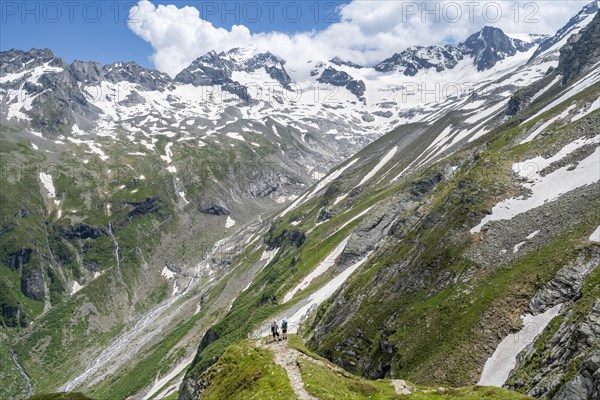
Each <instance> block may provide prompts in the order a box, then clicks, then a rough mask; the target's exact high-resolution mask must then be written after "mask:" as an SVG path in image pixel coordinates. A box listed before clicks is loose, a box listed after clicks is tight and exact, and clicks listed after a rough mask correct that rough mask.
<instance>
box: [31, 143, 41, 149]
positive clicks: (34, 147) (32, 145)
mask: <svg viewBox="0 0 600 400" xmlns="http://www.w3.org/2000/svg"><path fill="white" fill-rule="evenodd" d="M31 147H33V149H34V150H39V148H38V147H37V145H36V144H35V143H31Z"/></svg>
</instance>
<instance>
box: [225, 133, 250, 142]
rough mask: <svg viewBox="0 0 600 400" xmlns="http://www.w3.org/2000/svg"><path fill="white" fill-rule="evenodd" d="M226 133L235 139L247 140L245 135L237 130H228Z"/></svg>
mask: <svg viewBox="0 0 600 400" xmlns="http://www.w3.org/2000/svg"><path fill="white" fill-rule="evenodd" d="M226 135H227V136H229V137H230V138H232V139H235V140H240V141H242V142H245V141H246V139H244V137H243V136H242V135H240V134H239V133H237V132H227V133H226Z"/></svg>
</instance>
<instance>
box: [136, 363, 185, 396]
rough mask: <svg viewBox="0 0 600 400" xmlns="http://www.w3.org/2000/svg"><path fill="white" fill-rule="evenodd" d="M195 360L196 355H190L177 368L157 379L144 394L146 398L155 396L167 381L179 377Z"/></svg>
mask: <svg viewBox="0 0 600 400" xmlns="http://www.w3.org/2000/svg"><path fill="white" fill-rule="evenodd" d="M193 360H194V357H190V358H188V359H185V360H183V361H182V362H181V363H179V365H177V366H176V367H175V368H173V370H172V371H171V372H169V373H168V374H167V375H165V376H163V377H162V378H160V379H159V380H157V381H155V382H154V385H152V387H151V388H150V390H149V391H148V392H147V393H146V394H145V395H144V400H148V399H150V398H153V397H154V395H155V394H156V393H157V392H158V391H159V390H160V389H162V388H163V387H164V386H165V385H166V384H167V383H169V382H170V381H172V380H173V379H174V378H175V377H177V376H178V375H180V374H181V373H182V372H184V371H185V370H186V369H187V367H188V366H189V365H190V364H191V363H192V361H193Z"/></svg>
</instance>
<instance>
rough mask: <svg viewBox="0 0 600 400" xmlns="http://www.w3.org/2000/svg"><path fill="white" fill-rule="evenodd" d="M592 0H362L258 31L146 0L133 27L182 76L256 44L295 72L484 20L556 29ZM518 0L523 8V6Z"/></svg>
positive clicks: (366, 58) (459, 35) (377, 57)
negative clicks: (322, 16) (208, 58)
mask: <svg viewBox="0 0 600 400" xmlns="http://www.w3.org/2000/svg"><path fill="white" fill-rule="evenodd" d="M585 4H587V2H586V1H552V2H549V1H544V2H542V1H539V2H524V3H513V2H503V1H451V0H444V1H425V2H423V1H416V2H412V1H360V0H354V1H351V2H350V3H348V4H345V5H342V6H341V7H340V8H339V10H338V11H339V16H340V18H339V22H336V23H333V24H331V25H329V26H328V27H327V28H325V29H324V30H321V31H307V32H298V33H294V34H287V33H282V32H267V33H252V32H250V30H249V29H248V28H247V27H246V26H244V25H243V24H240V25H233V26H232V27H231V29H229V30H227V29H224V28H218V27H215V26H214V25H213V24H212V23H210V22H209V21H206V20H204V19H202V17H201V15H200V12H199V10H198V9H196V8H194V7H190V6H185V7H181V8H179V7H177V6H176V5H159V6H155V5H154V4H152V3H151V2H150V1H148V0H140V1H139V3H138V5H137V8H136V9H135V10H133V9H132V12H131V16H132V18H131V19H130V21H129V24H128V25H129V28H130V29H131V30H132V31H133V32H134V33H135V34H137V35H138V36H140V37H141V38H142V39H144V40H145V41H147V42H149V43H150V44H151V45H152V47H153V49H154V54H153V55H152V56H151V59H152V61H153V63H154V65H155V66H156V68H157V69H159V70H161V71H164V72H167V73H168V74H170V75H175V74H177V73H178V72H180V71H181V70H182V69H184V68H185V67H187V66H188V65H189V64H190V63H191V62H192V61H193V60H194V59H196V58H197V57H199V56H201V55H202V54H205V53H207V52H208V51H211V50H215V51H217V52H219V51H225V50H229V49H231V48H233V47H243V46H247V45H250V44H252V45H254V46H256V47H257V48H258V49H260V50H263V51H266V50H268V51H271V52H272V53H274V54H276V55H278V56H280V57H282V58H283V59H285V60H287V62H288V69H290V70H291V71H292V74H293V75H295V77H296V78H297V79H298V78H302V77H304V76H306V75H307V74H308V72H309V69H310V65H309V64H307V61H308V60H327V59H329V58H331V57H334V56H338V57H341V58H344V59H348V60H351V61H354V62H358V63H362V64H373V63H376V62H378V61H381V60H382V59H384V58H386V57H389V56H391V55H392V54H393V53H395V52H399V51H402V50H403V49H405V48H407V47H409V46H412V45H417V44H422V45H430V44H443V43H456V42H459V41H461V40H464V39H465V38H466V37H467V36H468V35H469V34H471V33H473V32H476V31H478V30H479V29H481V28H482V27H483V26H486V25H493V26H497V27H499V28H501V29H503V30H504V31H505V32H507V33H546V34H552V33H554V32H555V31H556V30H557V29H559V28H560V27H561V26H563V25H564V24H565V23H566V22H567V20H568V19H569V18H570V17H571V16H572V15H574V14H575V13H576V12H577V11H579V10H580V9H581V8H582V7H583V6H585ZM515 5H517V7H515Z"/></svg>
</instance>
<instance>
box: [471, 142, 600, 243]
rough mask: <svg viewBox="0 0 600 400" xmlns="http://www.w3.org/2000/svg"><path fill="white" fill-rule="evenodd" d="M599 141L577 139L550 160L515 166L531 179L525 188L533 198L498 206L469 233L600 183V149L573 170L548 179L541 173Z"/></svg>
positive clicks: (525, 176) (519, 198) (512, 200)
mask: <svg viewBox="0 0 600 400" xmlns="http://www.w3.org/2000/svg"><path fill="white" fill-rule="evenodd" d="M599 140H600V136H596V137H594V138H591V139H578V140H576V141H574V142H572V143H569V144H567V145H566V146H565V147H564V148H563V149H562V150H561V151H559V152H558V153H557V154H556V155H554V156H553V157H550V158H548V159H545V158H543V157H536V158H534V159H531V160H528V161H524V162H521V163H516V164H514V165H513V170H514V171H515V172H516V173H518V174H519V175H521V176H522V177H524V178H528V179H529V181H528V182H527V183H524V184H523V186H525V187H526V188H527V189H529V190H531V195H530V196H529V197H526V198H525V197H523V196H519V197H513V198H510V199H507V200H504V201H501V202H500V203H498V204H496V205H495V206H494V207H493V209H492V213H491V214H490V215H487V216H486V217H485V218H483V219H482V221H481V222H480V223H479V225H477V226H476V227H474V228H472V229H471V231H470V232H471V233H477V232H480V231H481V228H482V227H483V226H484V225H485V224H486V223H488V222H491V221H499V220H510V219H512V218H513V217H515V216H517V215H519V214H522V213H525V212H527V211H529V210H532V209H534V208H537V207H540V206H542V205H544V204H545V203H547V202H549V201H554V200H556V199H557V198H559V197H560V196H562V195H564V194H566V193H568V192H570V191H573V190H575V189H577V188H580V187H583V186H587V185H591V184H594V183H596V182H598V181H599V180H600V168H599V162H598V160H600V147H597V148H596V150H595V151H594V152H593V153H592V154H591V155H590V156H588V157H587V158H585V159H584V160H581V161H580V162H579V164H578V165H577V167H575V168H574V169H573V170H571V171H569V168H570V167H571V166H570V165H567V166H564V167H562V168H560V169H557V170H555V171H553V172H551V173H549V174H547V175H545V176H541V175H540V174H539V172H540V171H542V170H543V169H544V168H546V167H547V166H548V165H550V164H552V163H553V162H556V161H558V160H561V159H562V158H564V157H565V156H567V155H568V154H570V153H572V152H573V151H575V150H576V149H578V148H580V147H582V146H584V145H586V144H589V143H598V141H599Z"/></svg>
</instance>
